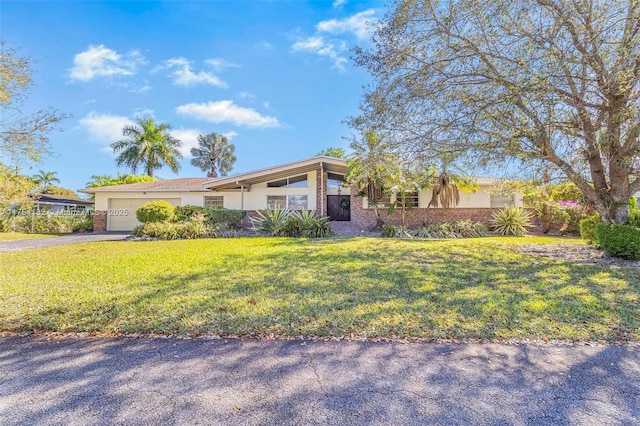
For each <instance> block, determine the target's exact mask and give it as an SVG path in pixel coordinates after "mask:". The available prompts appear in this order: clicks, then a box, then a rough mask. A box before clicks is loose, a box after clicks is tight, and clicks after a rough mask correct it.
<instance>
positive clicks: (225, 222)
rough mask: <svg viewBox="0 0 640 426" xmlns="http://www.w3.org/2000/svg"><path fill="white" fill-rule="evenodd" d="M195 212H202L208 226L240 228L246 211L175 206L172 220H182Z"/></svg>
mask: <svg viewBox="0 0 640 426" xmlns="http://www.w3.org/2000/svg"><path fill="white" fill-rule="evenodd" d="M197 214H202V215H204V217H205V218H206V221H207V223H208V224H209V225H210V226H218V225H219V227H220V228H228V229H236V230H237V229H242V219H244V218H245V216H246V215H247V212H245V211H244V210H232V209H223V208H220V207H199V206H179V207H176V208H175V211H174V215H175V217H174V220H176V221H178V222H183V221H185V220H187V219H190V218H192V217H193V216H195V215H197Z"/></svg>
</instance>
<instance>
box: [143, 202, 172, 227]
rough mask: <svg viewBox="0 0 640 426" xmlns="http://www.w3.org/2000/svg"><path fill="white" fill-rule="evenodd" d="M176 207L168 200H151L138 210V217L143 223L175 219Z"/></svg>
mask: <svg viewBox="0 0 640 426" xmlns="http://www.w3.org/2000/svg"><path fill="white" fill-rule="evenodd" d="M174 210H175V207H173V205H172V204H171V203H169V202H167V201H149V202H147V203H144V204H143V205H141V206H140V207H138V209H137V210H136V218H137V219H138V220H139V221H140V222H142V223H152V222H162V221H167V220H171V219H173V214H174Z"/></svg>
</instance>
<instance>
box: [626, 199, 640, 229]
mask: <svg viewBox="0 0 640 426" xmlns="http://www.w3.org/2000/svg"><path fill="white" fill-rule="evenodd" d="M628 223H629V225H631V226H635V227H637V228H640V208H639V207H638V199H637V198H636V197H631V198H630V199H629V219H628Z"/></svg>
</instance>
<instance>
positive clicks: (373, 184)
mask: <svg viewBox="0 0 640 426" xmlns="http://www.w3.org/2000/svg"><path fill="white" fill-rule="evenodd" d="M391 148H392V147H391V144H389V143H387V142H385V141H384V139H383V138H380V137H378V136H377V135H376V134H375V132H374V131H368V132H366V133H365V134H364V138H362V139H360V140H354V141H353V142H352V143H351V150H352V151H353V155H352V156H351V158H350V159H349V162H348V167H347V173H346V179H347V182H349V183H350V184H351V185H354V186H357V187H358V188H359V189H360V191H361V192H362V193H363V194H364V195H365V196H366V197H367V201H368V202H369V205H370V206H372V207H373V210H374V212H375V215H376V225H375V227H374V229H380V228H381V227H382V225H384V221H383V220H382V217H381V216H380V211H379V209H378V203H379V201H380V199H381V198H382V196H383V195H384V193H385V188H384V183H385V181H387V180H388V178H389V176H393V175H396V174H397V173H398V170H399V168H400V160H399V158H398V156H397V155H396V154H394V153H393V152H392V149H391Z"/></svg>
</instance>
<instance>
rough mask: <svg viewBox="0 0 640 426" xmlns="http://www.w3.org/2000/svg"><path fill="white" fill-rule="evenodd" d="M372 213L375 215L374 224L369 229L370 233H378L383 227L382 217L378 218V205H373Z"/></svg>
mask: <svg viewBox="0 0 640 426" xmlns="http://www.w3.org/2000/svg"><path fill="white" fill-rule="evenodd" d="M373 212H374V213H375V215H376V224H375V226H374V227H373V228H371V230H372V231H379V230H381V229H382V227H383V226H384V220H382V217H381V216H380V210H378V205H377V204H375V201H374V204H373Z"/></svg>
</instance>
